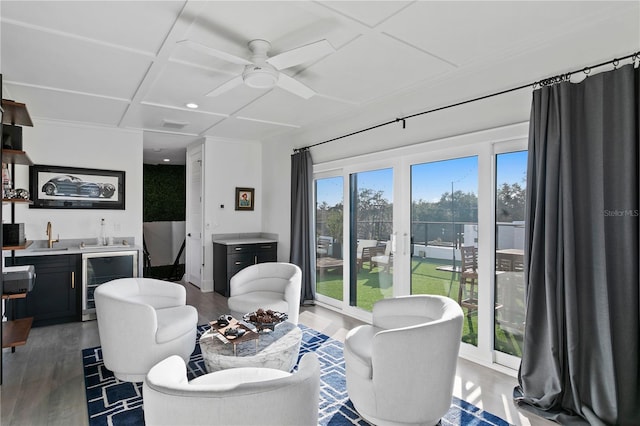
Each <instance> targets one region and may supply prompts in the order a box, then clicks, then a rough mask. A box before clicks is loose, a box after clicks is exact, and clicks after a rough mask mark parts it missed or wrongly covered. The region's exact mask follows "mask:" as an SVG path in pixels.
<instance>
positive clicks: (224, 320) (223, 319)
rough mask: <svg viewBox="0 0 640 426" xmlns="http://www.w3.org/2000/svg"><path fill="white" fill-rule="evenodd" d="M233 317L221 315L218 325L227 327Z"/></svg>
mask: <svg viewBox="0 0 640 426" xmlns="http://www.w3.org/2000/svg"><path fill="white" fill-rule="evenodd" d="M232 319H233V317H232V316H231V315H220V316H219V317H218V321H217V322H218V326H220V327H226V326H228V325H229V322H231V320H232Z"/></svg>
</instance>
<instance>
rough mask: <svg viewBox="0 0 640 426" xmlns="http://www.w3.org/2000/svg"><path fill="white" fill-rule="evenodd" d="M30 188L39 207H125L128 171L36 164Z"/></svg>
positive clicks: (30, 168) (33, 167)
mask: <svg viewBox="0 0 640 426" xmlns="http://www.w3.org/2000/svg"><path fill="white" fill-rule="evenodd" d="M29 191H30V195H31V200H32V202H33V203H32V204H31V205H29V208H36V209H110V210H124V209H125V203H124V201H125V172H124V171H117V170H99V169H85V168H78V167H62V166H47V165H40V164H37V165H34V166H31V167H29Z"/></svg>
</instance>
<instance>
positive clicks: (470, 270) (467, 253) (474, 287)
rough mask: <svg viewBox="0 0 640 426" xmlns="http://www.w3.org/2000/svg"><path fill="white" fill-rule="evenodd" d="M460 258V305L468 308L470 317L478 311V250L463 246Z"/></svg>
mask: <svg viewBox="0 0 640 426" xmlns="http://www.w3.org/2000/svg"><path fill="white" fill-rule="evenodd" d="M460 256H461V262H462V263H461V265H460V287H459V288H458V304H459V305H460V306H462V307H463V308H467V315H468V314H470V313H472V312H474V311H476V310H477V309H478V250H477V249H476V248H475V247H474V246H467V247H464V246H463V247H460Z"/></svg>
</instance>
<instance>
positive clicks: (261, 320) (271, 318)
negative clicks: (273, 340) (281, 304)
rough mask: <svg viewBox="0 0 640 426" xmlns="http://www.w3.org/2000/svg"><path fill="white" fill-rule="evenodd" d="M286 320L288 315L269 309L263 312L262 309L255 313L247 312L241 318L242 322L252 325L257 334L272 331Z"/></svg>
mask: <svg viewBox="0 0 640 426" xmlns="http://www.w3.org/2000/svg"><path fill="white" fill-rule="evenodd" d="M287 318H288V315H287V314H286V313H284V312H276V311H272V310H271V309H267V310H264V309H262V308H260V309H257V310H256V311H255V312H249V313H248V314H246V315H244V316H243V317H242V319H243V320H244V321H246V322H248V323H250V324H253V325H254V326H255V327H256V329H257V330H258V332H261V331H269V330H270V331H273V330H275V328H276V325H278V324H280V323H281V322H283V321H286V320H287Z"/></svg>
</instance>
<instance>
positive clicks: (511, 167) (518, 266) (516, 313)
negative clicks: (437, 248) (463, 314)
mask: <svg viewBox="0 0 640 426" xmlns="http://www.w3.org/2000/svg"><path fill="white" fill-rule="evenodd" d="M526 173H527V152H526V151H518V152H506V153H502V154H498V155H496V180H495V182H496V186H495V200H496V225H495V226H496V227H495V232H496V235H495V241H496V242H495V299H496V312H495V334H494V347H495V349H496V351H499V352H503V353H505V354H508V355H512V356H515V357H521V356H522V339H523V334H524V214H525V194H526Z"/></svg>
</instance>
